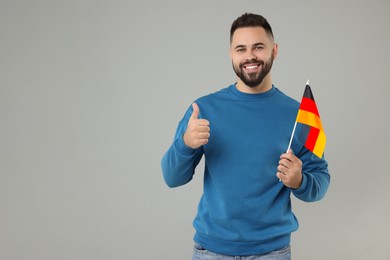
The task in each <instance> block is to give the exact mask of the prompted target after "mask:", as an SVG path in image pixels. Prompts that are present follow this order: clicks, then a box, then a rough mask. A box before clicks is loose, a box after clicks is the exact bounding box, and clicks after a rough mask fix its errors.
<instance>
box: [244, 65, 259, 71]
mask: <svg viewBox="0 0 390 260" xmlns="http://www.w3.org/2000/svg"><path fill="white" fill-rule="evenodd" d="M246 68H247V69H250V70H252V69H256V68H257V65H254V66H246Z"/></svg>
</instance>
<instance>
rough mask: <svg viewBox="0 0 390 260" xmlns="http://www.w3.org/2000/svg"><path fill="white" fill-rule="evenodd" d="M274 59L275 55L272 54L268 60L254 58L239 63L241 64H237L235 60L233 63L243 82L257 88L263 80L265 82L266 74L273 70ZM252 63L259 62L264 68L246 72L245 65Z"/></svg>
mask: <svg viewBox="0 0 390 260" xmlns="http://www.w3.org/2000/svg"><path fill="white" fill-rule="evenodd" d="M273 61H274V55H271V57H270V58H269V59H268V60H267V61H266V62H264V61H263V60H258V59H252V60H249V61H245V62H243V63H241V64H239V66H235V65H234V64H233V62H232V65H233V70H234V72H235V73H236V75H237V76H238V77H239V78H240V79H241V80H242V82H244V83H245V85H247V86H248V87H251V88H255V87H257V86H259V85H260V84H261V82H263V79H264V78H265V76H267V74H268V73H269V72H270V71H271V68H272V64H273ZM251 63H256V64H259V65H260V66H262V69H261V70H260V71H259V72H254V73H246V72H245V71H244V69H243V67H244V66H245V65H247V64H251Z"/></svg>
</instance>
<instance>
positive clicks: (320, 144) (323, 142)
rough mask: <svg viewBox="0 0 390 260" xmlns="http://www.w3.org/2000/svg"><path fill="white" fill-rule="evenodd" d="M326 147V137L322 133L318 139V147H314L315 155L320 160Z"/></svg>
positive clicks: (322, 132)
mask: <svg viewBox="0 0 390 260" xmlns="http://www.w3.org/2000/svg"><path fill="white" fill-rule="evenodd" d="M325 145H326V136H325V133H324V131H322V130H321V131H320V132H319V134H318V137H317V141H316V145H315V146H314V149H313V153H314V154H315V155H317V156H318V157H319V158H322V155H323V154H324V150H325Z"/></svg>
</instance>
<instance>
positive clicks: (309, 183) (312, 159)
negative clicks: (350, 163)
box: [292, 148, 330, 202]
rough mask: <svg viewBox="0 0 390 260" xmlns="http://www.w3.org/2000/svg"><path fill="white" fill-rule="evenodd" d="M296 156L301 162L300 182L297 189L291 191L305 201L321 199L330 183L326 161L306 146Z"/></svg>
mask: <svg viewBox="0 0 390 260" xmlns="http://www.w3.org/2000/svg"><path fill="white" fill-rule="evenodd" d="M298 157H299V158H300V160H301V161H302V163H303V166H302V184H301V186H300V187H299V188H298V189H296V190H292V193H293V194H294V195H295V197H297V198H298V199H300V200H302V201H306V202H313V201H318V200H321V199H322V198H323V197H324V196H325V193H326V191H327V190H328V187H329V183H330V175H329V171H328V163H327V161H326V160H325V159H324V157H323V158H322V159H320V158H318V157H317V156H316V155H314V154H313V153H311V152H310V151H309V150H307V149H306V148H305V149H304V151H303V153H302V155H299V156H298Z"/></svg>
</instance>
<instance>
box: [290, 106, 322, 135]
mask: <svg viewBox="0 0 390 260" xmlns="http://www.w3.org/2000/svg"><path fill="white" fill-rule="evenodd" d="M297 122H298V123H301V124H305V125H309V126H312V127H315V128H318V129H320V130H321V131H324V130H323V129H322V123H321V119H320V117H319V116H317V115H316V114H313V113H311V112H308V111H306V110H298V115H297Z"/></svg>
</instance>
